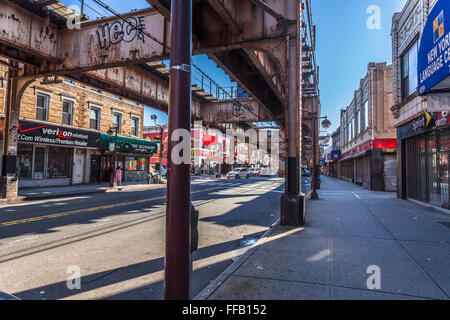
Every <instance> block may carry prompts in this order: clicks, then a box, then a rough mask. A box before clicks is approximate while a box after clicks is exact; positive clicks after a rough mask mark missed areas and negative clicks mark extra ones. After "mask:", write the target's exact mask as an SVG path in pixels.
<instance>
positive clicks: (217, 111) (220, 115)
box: [200, 98, 281, 123]
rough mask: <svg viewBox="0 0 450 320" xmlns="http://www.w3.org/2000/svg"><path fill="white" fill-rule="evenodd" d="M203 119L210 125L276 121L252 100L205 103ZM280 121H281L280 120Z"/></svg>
mask: <svg viewBox="0 0 450 320" xmlns="http://www.w3.org/2000/svg"><path fill="white" fill-rule="evenodd" d="M200 114H201V118H202V119H203V120H205V121H206V122H208V123H246V122H266V121H276V120H277V119H274V116H273V114H272V113H271V112H270V111H269V110H267V108H265V107H264V106H263V105H261V104H260V103H258V102H257V101H256V100H254V99H252V98H245V99H237V100H235V101H214V102H208V103H203V104H202V105H201V109H200ZM278 120H281V118H280V119H278Z"/></svg>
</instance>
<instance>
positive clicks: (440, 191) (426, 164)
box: [405, 129, 450, 208]
mask: <svg viewBox="0 0 450 320" xmlns="http://www.w3.org/2000/svg"><path fill="white" fill-rule="evenodd" d="M449 135H450V130H449V129H446V130H441V131H433V132H429V133H426V134H421V135H417V136H415V137H412V138H409V139H407V140H406V143H405V146H406V159H407V161H406V191H407V196H408V198H411V199H414V200H418V201H422V202H427V203H430V204H433V205H437V206H442V207H444V208H450V206H449V188H448V183H449V181H448V180H449V176H448V172H449V167H448V158H449V153H450V144H449V142H450V141H449V140H450V139H449Z"/></svg>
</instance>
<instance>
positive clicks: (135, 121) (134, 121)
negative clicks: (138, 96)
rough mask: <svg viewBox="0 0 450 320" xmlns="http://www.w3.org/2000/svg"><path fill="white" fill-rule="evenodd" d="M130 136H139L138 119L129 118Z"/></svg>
mask: <svg viewBox="0 0 450 320" xmlns="http://www.w3.org/2000/svg"><path fill="white" fill-rule="evenodd" d="M131 135H133V136H136V137H137V136H139V118H135V117H132V118H131Z"/></svg>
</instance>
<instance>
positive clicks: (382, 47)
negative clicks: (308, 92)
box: [312, 0, 407, 133]
mask: <svg viewBox="0 0 450 320" xmlns="http://www.w3.org/2000/svg"><path fill="white" fill-rule="evenodd" d="M406 2H407V1H406V0H312V12H313V20H314V23H315V24H316V25H317V52H316V55H317V64H318V65H319V67H320V75H319V76H320V85H319V87H320V95H321V97H320V99H321V106H322V115H327V116H328V117H329V119H330V120H331V122H332V124H333V125H332V127H331V128H330V129H328V133H332V132H333V131H334V130H335V129H337V128H338V127H339V122H340V120H339V117H340V110H341V109H342V108H345V107H347V106H348V105H349V104H350V103H351V101H352V99H353V96H354V92H355V90H357V89H358V87H359V82H360V79H361V78H363V77H364V76H365V75H366V73H367V65H368V63H369V62H388V64H391V63H392V44H391V36H390V34H391V24H392V16H393V14H394V13H395V12H399V11H401V9H402V8H403V6H404V5H405V4H406ZM371 5H376V6H378V7H379V8H380V14H381V24H380V27H381V28H380V29H379V30H378V29H373V30H370V29H369V28H368V27H367V20H368V19H369V18H370V16H371V15H369V14H367V9H368V8H369V6H371Z"/></svg>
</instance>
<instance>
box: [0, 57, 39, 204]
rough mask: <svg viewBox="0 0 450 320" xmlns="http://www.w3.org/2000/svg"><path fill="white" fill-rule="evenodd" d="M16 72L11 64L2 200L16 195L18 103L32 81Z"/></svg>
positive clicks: (1, 183)
mask: <svg viewBox="0 0 450 320" xmlns="http://www.w3.org/2000/svg"><path fill="white" fill-rule="evenodd" d="M18 70H19V68H18V63H15V62H14V63H13V64H11V66H10V68H9V70H8V82H7V88H6V108H5V128H4V134H3V153H2V168H1V178H0V195H1V198H2V199H14V198H16V197H17V194H18V188H19V179H18V170H17V139H18V129H19V114H20V101H21V99H22V95H23V93H24V91H25V89H26V87H27V86H28V85H29V84H30V83H31V82H33V80H34V79H29V78H17V77H18V73H19V72H18Z"/></svg>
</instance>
